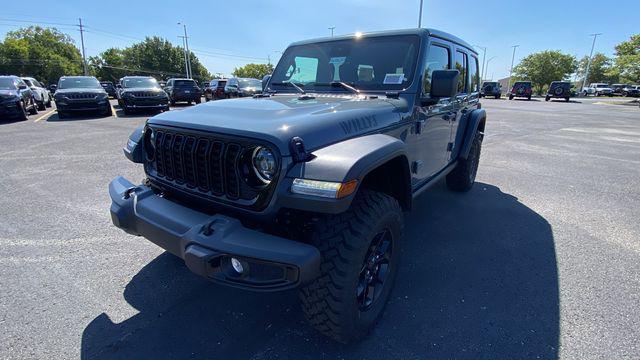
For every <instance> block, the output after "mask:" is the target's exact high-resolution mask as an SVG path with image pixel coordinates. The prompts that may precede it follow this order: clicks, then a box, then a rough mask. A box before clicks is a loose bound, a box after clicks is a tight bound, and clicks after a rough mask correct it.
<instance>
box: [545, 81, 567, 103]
mask: <svg viewBox="0 0 640 360" xmlns="http://www.w3.org/2000/svg"><path fill="white" fill-rule="evenodd" d="M570 97H571V83H569V82H566V81H554V82H552V83H551V85H549V90H547V96H545V98H544V101H549V100H551V99H564V101H567V102H568V101H569V98H570Z"/></svg>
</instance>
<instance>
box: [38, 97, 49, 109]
mask: <svg viewBox="0 0 640 360" xmlns="http://www.w3.org/2000/svg"><path fill="white" fill-rule="evenodd" d="M36 104H37V105H38V110H40V111H44V110H46V109H47V105H45V103H44V99H43V100H42V101H41V102H36Z"/></svg>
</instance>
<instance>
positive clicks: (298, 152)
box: [289, 136, 309, 162]
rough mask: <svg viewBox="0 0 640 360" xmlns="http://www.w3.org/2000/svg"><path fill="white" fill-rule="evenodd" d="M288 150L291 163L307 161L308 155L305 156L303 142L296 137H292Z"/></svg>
mask: <svg viewBox="0 0 640 360" xmlns="http://www.w3.org/2000/svg"><path fill="white" fill-rule="evenodd" d="M289 148H290V150H291V157H293V161H295V162H305V161H307V160H309V154H307V150H306V149H305V148H304V142H303V141H302V139H301V138H299V137H297V136H295V137H292V138H291V142H290V143H289Z"/></svg>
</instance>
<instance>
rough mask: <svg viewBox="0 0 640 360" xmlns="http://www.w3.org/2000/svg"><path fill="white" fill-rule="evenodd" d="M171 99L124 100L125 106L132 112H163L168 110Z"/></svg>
mask: <svg viewBox="0 0 640 360" xmlns="http://www.w3.org/2000/svg"><path fill="white" fill-rule="evenodd" d="M168 104H169V99H166V98H162V99H126V100H123V106H124V107H126V108H127V109H131V110H138V109H140V110H145V109H149V110H162V109H166V108H167V105H168Z"/></svg>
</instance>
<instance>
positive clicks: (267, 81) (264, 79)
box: [262, 75, 271, 91]
mask: <svg viewBox="0 0 640 360" xmlns="http://www.w3.org/2000/svg"><path fill="white" fill-rule="evenodd" d="M269 80H271V75H265V76H264V77H263V78H262V91H264V89H266V87H267V84H268V83H269Z"/></svg>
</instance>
